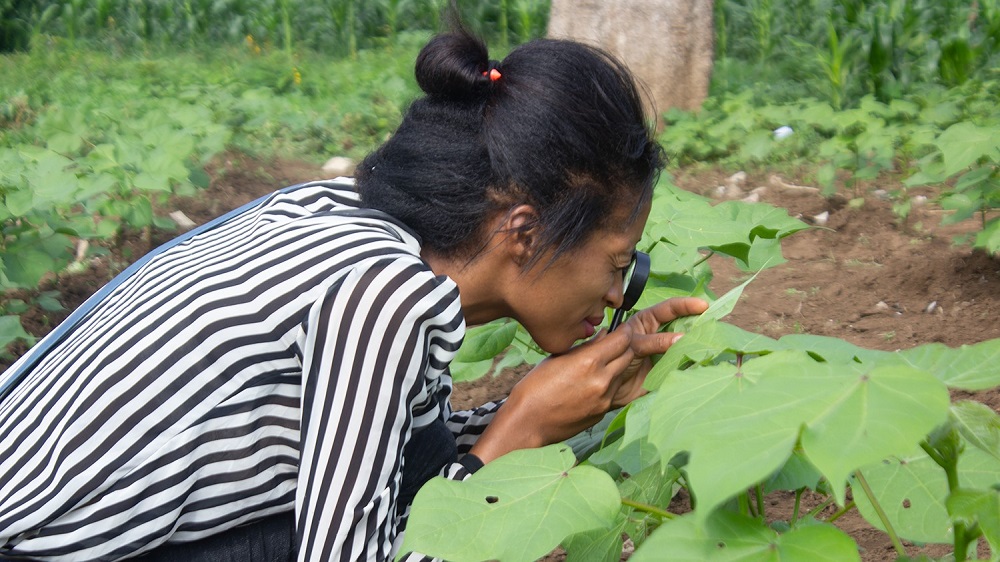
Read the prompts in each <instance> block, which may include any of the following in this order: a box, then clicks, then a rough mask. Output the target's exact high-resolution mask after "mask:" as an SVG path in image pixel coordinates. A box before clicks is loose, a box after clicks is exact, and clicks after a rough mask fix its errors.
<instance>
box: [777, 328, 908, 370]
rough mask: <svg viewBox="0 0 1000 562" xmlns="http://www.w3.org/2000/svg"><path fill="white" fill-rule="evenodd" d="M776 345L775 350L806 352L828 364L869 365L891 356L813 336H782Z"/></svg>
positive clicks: (840, 341)
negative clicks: (852, 363) (855, 362)
mask: <svg viewBox="0 0 1000 562" xmlns="http://www.w3.org/2000/svg"><path fill="white" fill-rule="evenodd" d="M778 344H779V347H778V348H776V349H799V350H802V351H806V352H808V353H809V354H810V355H812V356H813V357H814V358H816V359H817V360H819V361H826V362H829V363H850V362H851V361H859V362H862V363H870V362H875V361H878V360H879V359H883V358H885V357H886V356H891V355H892V354H891V353H890V352H888V351H877V350H874V349H865V348H863V347H858V346H856V345H854V344H853V343H850V342H848V341H844V340H842V339H839V338H834V337H830V336H817V335H814V334H788V335H787V336H782V337H781V339H779V340H778Z"/></svg>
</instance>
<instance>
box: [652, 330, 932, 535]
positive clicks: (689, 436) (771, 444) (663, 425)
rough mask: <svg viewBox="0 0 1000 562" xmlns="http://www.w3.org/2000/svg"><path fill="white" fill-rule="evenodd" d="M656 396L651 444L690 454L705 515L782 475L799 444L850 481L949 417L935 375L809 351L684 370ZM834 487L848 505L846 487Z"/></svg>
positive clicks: (833, 477) (828, 474)
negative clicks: (826, 359) (834, 360)
mask: <svg viewBox="0 0 1000 562" xmlns="http://www.w3.org/2000/svg"><path fill="white" fill-rule="evenodd" d="M685 337H686V336H685ZM683 341H684V339H683V338H682V339H681V342H683ZM678 344H680V342H678ZM656 394H657V397H656V399H655V401H654V404H653V407H652V413H651V416H650V424H649V440H650V441H651V442H652V443H653V444H654V445H655V446H656V447H657V449H658V450H659V451H660V454H661V456H662V458H663V459H669V458H670V457H672V456H673V455H675V454H677V453H678V452H681V451H687V452H688V453H689V458H690V460H689V462H688V465H687V468H686V470H687V473H688V477H689V481H690V484H691V487H692V489H693V492H694V494H695V495H696V497H698V510H697V511H699V512H702V513H701V514H700V516H701V517H704V516H706V513H705V512H706V511H710V510H711V509H713V508H715V507H717V506H719V505H721V504H722V503H723V502H725V501H727V500H728V499H729V498H731V497H733V496H734V495H736V494H737V493H739V492H740V491H741V490H745V489H746V488H748V487H750V486H752V485H754V484H756V483H758V482H761V481H764V480H765V479H767V478H768V477H770V476H771V475H773V474H774V473H775V472H777V471H778V470H779V469H781V467H782V466H784V465H785V463H786V461H788V459H789V457H790V456H791V455H792V453H793V450H794V449H795V447H796V444H797V443H801V446H802V450H803V451H804V453H805V456H806V458H807V459H808V460H809V462H810V463H811V464H812V465H813V466H815V467H816V469H817V470H818V471H819V472H820V473H821V474H822V475H823V476H824V477H825V478H826V479H827V480H828V481H830V482H833V483H836V482H845V481H846V478H847V476H848V475H849V474H850V472H851V471H853V470H854V469H856V468H857V467H859V466H863V465H866V464H869V463H871V462H874V461H877V460H879V459H881V458H884V457H885V456H887V455H891V454H896V453H900V452H905V451H907V450H909V449H910V448H912V447H913V446H914V445H915V444H916V443H918V442H919V441H920V439H921V438H923V437H924V436H925V435H926V434H927V432H929V431H930V430H931V429H932V428H933V427H934V426H936V425H938V424H939V423H940V422H941V421H943V420H944V418H945V417H946V415H947V411H948V394H947V390H946V389H945V387H944V386H943V385H942V384H941V383H940V382H939V381H937V380H936V379H934V378H933V377H932V376H930V375H929V374H927V373H925V372H922V371H916V370H913V369H910V368H907V367H903V366H894V367H866V366H864V365H859V364H857V363H854V362H851V363H838V364H831V363H821V362H817V361H815V360H814V359H813V358H812V357H810V356H809V355H808V354H806V353H804V352H801V351H780V352H775V353H772V354H770V355H766V356H763V357H759V358H755V359H752V360H748V361H744V362H743V364H742V365H741V366H740V367H737V366H736V365H732V364H728V363H723V364H719V365H716V366H711V367H700V368H691V369H687V370H683V371H675V372H673V373H671V375H670V376H668V377H666V379H665V380H664V382H663V384H662V386H661V387H660V388H659V390H658V392H657V393H656ZM833 489H834V493H835V497H836V499H837V500H838V501H839V502H840V503H841V504H843V502H844V496H843V489H842V487H841V486H837V485H834V486H833Z"/></svg>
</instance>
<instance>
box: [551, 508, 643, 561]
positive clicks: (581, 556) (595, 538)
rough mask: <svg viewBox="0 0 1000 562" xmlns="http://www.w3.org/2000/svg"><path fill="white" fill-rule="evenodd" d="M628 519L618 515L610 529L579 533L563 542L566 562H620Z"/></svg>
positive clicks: (622, 514) (623, 515)
mask: <svg viewBox="0 0 1000 562" xmlns="http://www.w3.org/2000/svg"><path fill="white" fill-rule="evenodd" d="M628 524H629V521H628V517H626V516H625V514H624V513H621V514H619V515H618V518H617V519H616V520H615V523H614V525H612V526H611V527H610V528H608V529H596V530H593V531H588V532H585V533H578V534H576V535H573V536H571V537H569V538H568V539H566V540H565V541H563V543H562V547H563V550H565V551H566V562H619V560H621V557H622V546H623V544H624V541H623V540H622V533H624V532H625V528H626V527H628Z"/></svg>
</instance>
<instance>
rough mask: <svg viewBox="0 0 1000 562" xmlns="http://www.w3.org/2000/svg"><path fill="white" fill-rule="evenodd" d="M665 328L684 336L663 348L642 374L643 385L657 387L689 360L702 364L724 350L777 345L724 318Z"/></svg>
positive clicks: (754, 349) (765, 350) (757, 349)
mask: <svg viewBox="0 0 1000 562" xmlns="http://www.w3.org/2000/svg"><path fill="white" fill-rule="evenodd" d="M667 329H668V330H669V331H678V332H682V333H684V336H683V337H682V338H681V339H679V340H678V341H677V342H676V343H674V344H673V345H672V346H671V347H670V349H668V350H667V352H666V353H665V354H664V355H663V356H662V357H661V358H660V359H659V360H658V361H657V362H656V364H655V365H654V366H653V369H652V371H650V372H649V374H648V375H647V376H646V382H645V386H646V388H648V389H650V390H654V389H656V388H659V387H660V386H661V385H662V384H663V381H664V380H665V379H666V378H667V377H668V376H669V375H670V373H671V372H672V371H674V370H676V369H678V368H680V367H681V366H683V365H684V364H686V363H689V362H694V363H696V364H703V363H706V362H710V361H712V360H714V359H716V358H718V357H719V356H721V355H723V354H726V353H742V354H763V353H769V352H771V351H772V350H775V349H779V348H780V346H779V345H778V342H777V341H776V340H774V339H772V338H769V337H767V336H762V335H760V334H755V333H752V332H748V331H746V330H744V329H742V328H739V327H736V326H733V325H732V324H726V323H724V322H717V321H712V320H706V321H704V322H701V323H699V324H697V325H692V326H691V327H690V328H688V327H684V326H680V327H675V325H674V324H671V325H670V326H669V327H668V328H667Z"/></svg>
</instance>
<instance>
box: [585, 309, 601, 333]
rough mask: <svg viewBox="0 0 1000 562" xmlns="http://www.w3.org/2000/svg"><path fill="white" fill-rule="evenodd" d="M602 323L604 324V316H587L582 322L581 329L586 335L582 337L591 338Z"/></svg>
mask: <svg viewBox="0 0 1000 562" xmlns="http://www.w3.org/2000/svg"><path fill="white" fill-rule="evenodd" d="M603 323H604V315H603V314H601V315H600V316H597V315H594V316H588V317H587V318H585V319H584V320H583V327H584V331H585V332H586V334H587V335H586V336H584V337H586V338H589V337H591V336H593V335H594V334H595V333H597V327H598V326H600V325H601V324H603Z"/></svg>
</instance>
